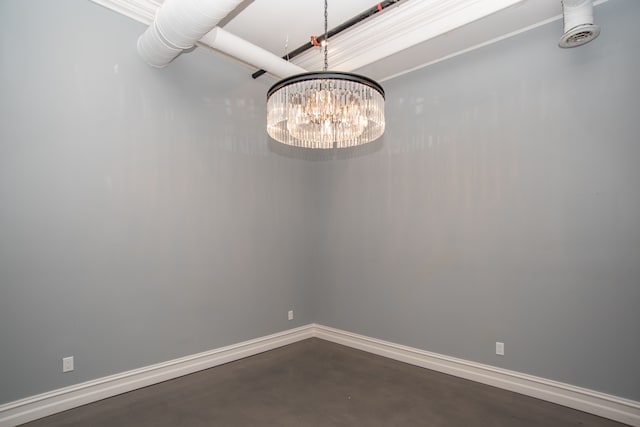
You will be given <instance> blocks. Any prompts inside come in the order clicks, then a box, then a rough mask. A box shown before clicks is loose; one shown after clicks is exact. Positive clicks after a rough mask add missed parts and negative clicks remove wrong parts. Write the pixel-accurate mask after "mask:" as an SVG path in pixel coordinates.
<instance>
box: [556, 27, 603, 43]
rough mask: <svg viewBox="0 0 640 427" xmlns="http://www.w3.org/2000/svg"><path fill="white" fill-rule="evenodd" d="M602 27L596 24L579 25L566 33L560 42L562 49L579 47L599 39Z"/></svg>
mask: <svg viewBox="0 0 640 427" xmlns="http://www.w3.org/2000/svg"><path fill="white" fill-rule="evenodd" d="M599 34H600V27H599V26H597V25H594V24H583V25H578V26H577V27H574V28H572V29H570V30H569V31H567V32H566V33H564V34H563V35H562V37H561V38H560V41H559V42H558V45H559V46H560V47H564V48H568V47H578V46H582V45H583V44H585V43H589V42H590V41H591V40H593V39H595V38H596V37H598V35H599Z"/></svg>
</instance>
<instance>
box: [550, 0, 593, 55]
mask: <svg viewBox="0 0 640 427" xmlns="http://www.w3.org/2000/svg"><path fill="white" fill-rule="evenodd" d="M562 16H563V18H564V34H562V37H561V38H560V41H559V42H558V46H560V47H563V48H569V47H577V46H581V45H583V44H585V43H589V42H590V41H591V40H593V39H595V38H596V37H598V35H599V34H600V27H598V26H597V25H595V24H594V23H593V1H592V0H562Z"/></svg>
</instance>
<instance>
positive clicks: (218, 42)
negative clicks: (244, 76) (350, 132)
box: [200, 27, 307, 78]
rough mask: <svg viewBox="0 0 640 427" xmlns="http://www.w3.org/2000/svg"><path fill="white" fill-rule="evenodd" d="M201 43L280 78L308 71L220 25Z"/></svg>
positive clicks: (203, 38)
mask: <svg viewBox="0 0 640 427" xmlns="http://www.w3.org/2000/svg"><path fill="white" fill-rule="evenodd" d="M200 43H203V44H206V45H207V46H210V47H212V48H214V49H216V50H219V51H220V52H223V53H226V54H227V55H230V56H232V57H234V58H237V59H239V60H241V61H243V62H246V63H247V64H250V65H252V66H254V67H260V68H261V69H263V70H268V72H270V73H271V74H274V75H276V76H278V77H280V78H284V77H289V76H292V75H294V74H301V73H306V72H307V70H305V69H304V68H302V67H300V66H298V65H296V64H294V63H292V62H288V61H285V60H284V59H282V58H280V57H279V56H277V55H274V54H273V53H271V52H269V51H268V50H265V49H262V48H261V47H259V46H256V45H254V44H253V43H250V42H248V41H246V40H244V39H242V38H240V37H238V36H235V35H233V34H231V33H230V32H228V31H225V30H223V29H222V28H220V27H216V28H214V29H213V30H211V31H209V32H208V33H207V34H205V35H204V37H202V38H201V39H200Z"/></svg>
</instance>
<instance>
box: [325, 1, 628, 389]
mask: <svg viewBox="0 0 640 427" xmlns="http://www.w3.org/2000/svg"><path fill="white" fill-rule="evenodd" d="M639 16H640V2H638V1H635V0H615V1H610V2H608V3H605V4H604V5H602V6H599V7H597V8H596V19H597V21H598V23H600V25H601V26H602V34H601V36H600V38H598V39H596V40H595V41H593V42H592V43H591V44H588V45H585V46H583V47H581V48H578V49H574V50H562V49H559V48H557V47H556V45H557V40H558V38H559V36H560V34H561V29H562V22H561V21H557V22H554V23H551V24H549V25H547V26H544V27H541V28H539V29H536V30H534V31H530V32H527V33H524V34H522V35H520V36H517V37H514V38H512V39H509V40H506V41H503V42H500V43H497V44H494V45H492V46H489V47H486V48H483V49H480V50H477V51H474V52H472V53H469V54H466V55H463V56H460V57H457V58H454V59H451V60H448V61H446V62H443V63H440V64H437V65H434V66H431V67H428V68H426V69H422V70H419V71H415V72H413V73H411V74H408V75H405V76H402V77H400V78H397V79H394V80H391V81H388V82H386V83H385V84H384V86H385V90H386V92H387V94H388V97H387V131H386V134H385V136H384V142H383V145H382V148H381V149H380V150H379V151H377V152H374V153H372V154H367V155H363V156H360V157H353V156H351V157H349V156H347V157H348V158H345V159H342V160H340V159H336V160H333V161H330V162H324V163H319V164H320V165H321V166H322V168H323V170H321V171H318V173H317V179H320V180H322V182H323V183H324V184H323V187H324V188H323V190H322V192H321V195H322V197H323V200H324V202H323V204H324V205H325V206H326V212H325V218H326V221H323V222H320V223H319V224H320V226H321V227H323V230H321V231H318V235H319V236H324V243H323V245H324V247H325V249H326V251H325V252H324V255H325V256H326V258H324V259H323V261H322V262H323V264H324V265H325V266H326V269H325V270H324V273H325V274H324V276H323V280H324V286H322V287H317V288H315V289H314V290H313V295H314V301H315V304H316V306H317V307H319V309H317V313H318V317H317V319H316V320H317V321H318V322H319V323H321V324H326V325H328V326H333V327H337V328H341V329H345V330H348V331H353V332H356V333H361V334H365V335H368V336H373V337H377V338H380V339H385V340H389V341H392V342H397V343H401V344H405V345H409V346H414V347H418V348H421V349H426V350H429V351H434V352H438V353H442V354H447V355H451V356H455V357H460V358H464V359H468V360H473V361H477V362H481V363H486V364H491V365H495V366H500V367H504V368H508V369H513V370H516V371H520V372H525V373H530V374H534V375H539V376H542V377H545V378H551V379H554V380H559V381H563V382H568V383H571V384H575V385H578V386H584V387H588V388H591V389H596V390H600V391H603V392H608V393H613V394H616V395H620V396H624V397H628V398H632V399H635V400H640V369H639V368H638V361H639V360H640V335H639V333H638V326H639V325H640V309H639V308H638V307H639V305H640V167H638V161H639V160H640V120H639V117H640V116H639V114H640V113H639V112H640V97H639V95H640V79H638V75H640V32H639V31H638V26H637V25H636V24H637V22H636V21H637V19H638V17H639ZM496 341H503V342H504V343H505V349H506V355H505V356H504V357H500V356H496V355H495V342H496Z"/></svg>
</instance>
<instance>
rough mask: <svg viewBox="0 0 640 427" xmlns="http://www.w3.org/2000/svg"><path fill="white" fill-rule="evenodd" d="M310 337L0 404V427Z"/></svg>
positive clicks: (282, 337)
mask: <svg viewBox="0 0 640 427" xmlns="http://www.w3.org/2000/svg"><path fill="white" fill-rule="evenodd" d="M311 337H313V325H306V326H302V327H299V328H295V329H290V330H287V331H284V332H279V333H276V334H273V335H268V336H265V337H261V338H257V339H253V340H249V341H244V342H241V343H239V344H234V345H230V346H227V347H221V348H218V349H215V350H210V351H206V352H203V353H198V354H194V355H191V356H186V357H181V358H179V359H174V360H170V361H168V362H163V363H158V364H156V365H151V366H146V367H143V368H139V369H134V370H132V371H127V372H123V373H120V374H116V375H111V376H108V377H103V378H99V379H96V380H92V381H87V382H84V383H81V384H76V385H73V386H70V387H65V388H61V389H58V390H54V391H50V392H47V393H42V394H38V395H36V396H31V397H28V398H25V399H21V400H18V401H15V402H10V403H7V404H4V405H0V427H9V426H15V425H18V424H22V423H26V422H29V421H33V420H36V419H38V418H42V417H46V416H48V415H53V414H55V413H58V412H62V411H66V410H68V409H72V408H75V407H78V406H81V405H85V404H87V403H91V402H96V401H98V400H101V399H105V398H107V397H111V396H115V395H118V394H121V393H126V392H128V391H132V390H135V389H138V388H141V387H146V386H149V385H152V384H157V383H159V382H162V381H166V380H170V379H173V378H177V377H181V376H183V375H187V374H191V373H193V372H197V371H201V370H203V369H208V368H212V367H214V366H218V365H221V364H223V363H228V362H232V361H234V360H239V359H242V358H245V357H248V356H253V355H255V354H258V353H262V352H264V351H267V350H272V349H274V348H278V347H282V346H284V345H287V344H292V343H294V342H297V341H301V340H304V339H307V338H311Z"/></svg>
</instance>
